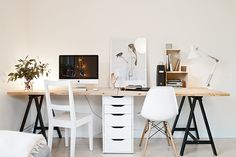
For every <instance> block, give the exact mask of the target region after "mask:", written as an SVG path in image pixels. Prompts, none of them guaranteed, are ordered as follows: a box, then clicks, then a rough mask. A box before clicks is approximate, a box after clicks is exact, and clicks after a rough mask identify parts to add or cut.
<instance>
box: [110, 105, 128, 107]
mask: <svg viewBox="0 0 236 157" xmlns="http://www.w3.org/2000/svg"><path fill="white" fill-rule="evenodd" d="M111 106H113V107H123V106H125V105H111Z"/></svg>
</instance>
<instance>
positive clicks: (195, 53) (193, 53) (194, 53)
mask: <svg viewBox="0 0 236 157" xmlns="http://www.w3.org/2000/svg"><path fill="white" fill-rule="evenodd" d="M202 55H204V56H206V57H208V58H210V59H212V60H214V65H213V67H212V70H211V72H210V74H209V76H208V79H207V81H206V86H207V87H210V83H211V80H212V77H213V75H214V73H215V70H216V65H217V63H218V62H219V61H220V60H219V59H218V58H216V57H214V56H212V55H209V54H207V53H205V52H203V51H202V50H200V49H199V47H197V46H195V45H192V46H191V49H190V53H189V55H188V58H189V59H193V58H199V57H201V56H202Z"/></svg>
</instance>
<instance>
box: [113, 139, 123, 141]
mask: <svg viewBox="0 0 236 157" xmlns="http://www.w3.org/2000/svg"><path fill="white" fill-rule="evenodd" d="M124 140H125V139H112V141H124Z"/></svg>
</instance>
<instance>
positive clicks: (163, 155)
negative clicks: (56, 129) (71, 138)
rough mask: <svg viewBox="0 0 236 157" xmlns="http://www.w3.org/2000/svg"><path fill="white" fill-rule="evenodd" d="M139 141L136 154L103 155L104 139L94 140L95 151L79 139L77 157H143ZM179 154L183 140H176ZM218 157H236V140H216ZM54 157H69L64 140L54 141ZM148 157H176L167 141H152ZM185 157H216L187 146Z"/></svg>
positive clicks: (206, 149) (207, 148)
mask: <svg viewBox="0 0 236 157" xmlns="http://www.w3.org/2000/svg"><path fill="white" fill-rule="evenodd" d="M138 143H139V139H135V148H134V150H135V153H134V154H103V153H102V139H94V150H93V151H89V150H88V139H81V138H77V141H76V157H142V148H140V147H139V146H138ZM175 143H176V146H177V149H178V152H179V150H180V147H181V143H182V139H175ZM215 145H216V149H217V152H218V157H235V156H236V139H215ZM52 157H69V147H67V148H66V147H65V145H64V139H58V138H54V139H53V149H52ZM147 157H174V155H173V152H172V149H171V147H169V146H168V145H167V142H166V139H151V141H150V143H149V147H148V152H147ZM184 157H214V155H213V153H212V149H211V146H210V145H187V146H186V148H185V153H184Z"/></svg>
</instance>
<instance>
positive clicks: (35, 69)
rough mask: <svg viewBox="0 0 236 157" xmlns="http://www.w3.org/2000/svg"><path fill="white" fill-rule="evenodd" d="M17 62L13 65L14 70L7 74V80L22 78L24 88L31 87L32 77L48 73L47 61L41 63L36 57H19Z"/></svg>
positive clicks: (30, 88)
mask: <svg viewBox="0 0 236 157" xmlns="http://www.w3.org/2000/svg"><path fill="white" fill-rule="evenodd" d="M18 62H19V64H16V65H15V70H16V72H11V73H9V74H8V76H9V78H8V81H16V80H17V79H18V78H20V79H21V78H24V79H25V81H24V83H25V90H32V89H33V79H34V78H36V79H37V78H39V77H40V75H41V76H42V75H44V74H45V75H46V76H48V74H49V73H50V71H51V70H50V69H48V63H42V62H41V61H39V60H36V59H29V58H28V56H26V57H25V59H19V60H18Z"/></svg>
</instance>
